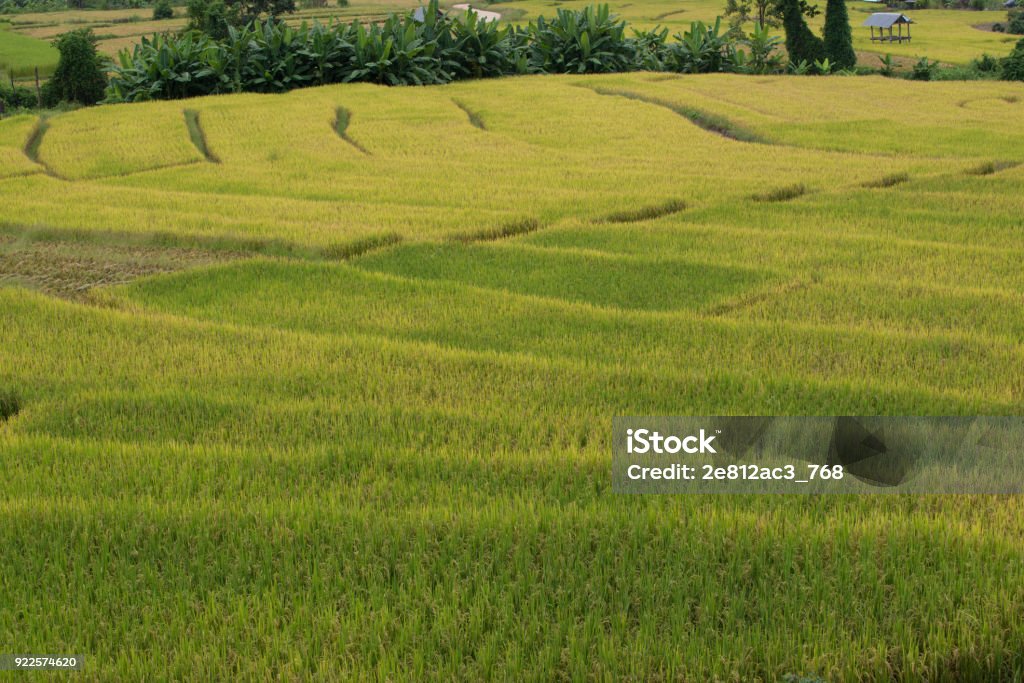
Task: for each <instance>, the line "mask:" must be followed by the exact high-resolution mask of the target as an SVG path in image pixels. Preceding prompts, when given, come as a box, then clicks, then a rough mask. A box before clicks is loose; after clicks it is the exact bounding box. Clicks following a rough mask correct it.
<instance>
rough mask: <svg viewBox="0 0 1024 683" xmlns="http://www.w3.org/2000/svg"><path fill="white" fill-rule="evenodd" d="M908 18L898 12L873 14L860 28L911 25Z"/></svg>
mask: <svg viewBox="0 0 1024 683" xmlns="http://www.w3.org/2000/svg"><path fill="white" fill-rule="evenodd" d="M912 23H914V22H912V21H911V20H910V17H908V16H907V15H906V14H900V13H899V12H875V13H874V14H872V15H871V16H870V17H868V18H867V19H865V20H864V23H863V24H861V25H862V26H874V27H875V28H889V27H890V26H895V25H896V24H912Z"/></svg>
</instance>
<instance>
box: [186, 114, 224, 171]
mask: <svg viewBox="0 0 1024 683" xmlns="http://www.w3.org/2000/svg"><path fill="white" fill-rule="evenodd" d="M185 125H186V126H187V127H188V137H189V139H190V140H192V144H193V145H195V146H196V149H198V150H199V152H200V153H201V154H202V155H203V156H204V157H206V160H207V161H209V162H212V163H215V164H219V163H220V159H218V158H217V155H215V154H214V153H213V152H212V151H211V150H210V146H209V145H208V144H207V142H206V134H205V133H203V127H202V125H201V124H200V123H199V112H197V111H196V110H194V109H186V110H185Z"/></svg>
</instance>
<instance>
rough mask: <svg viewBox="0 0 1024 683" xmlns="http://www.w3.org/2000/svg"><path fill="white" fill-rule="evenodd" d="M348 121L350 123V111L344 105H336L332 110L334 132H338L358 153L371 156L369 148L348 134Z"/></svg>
mask: <svg viewBox="0 0 1024 683" xmlns="http://www.w3.org/2000/svg"><path fill="white" fill-rule="evenodd" d="M350 123H352V112H351V111H349V110H348V109H346V108H345V107H338V108H337V109H335V110H334V124H333V125H332V126H331V127H332V128H333V129H334V132H335V133H337V134H338V137H339V138H341V139H342V140H344V141H345V142H347V143H348V144H349V145H351V146H352V147H354V148H355V149H357V150H358V151H359V152H360V153H362V154H365V155H366V156H373V155H372V154H370V152H369V150H367V149H366V148H365V147H363V146H362V145H361V144H359V143H358V142H356V141H355V140H353V139H352V137H351V136H350V135H349V134H348V127H349V124H350Z"/></svg>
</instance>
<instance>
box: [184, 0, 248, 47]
mask: <svg viewBox="0 0 1024 683" xmlns="http://www.w3.org/2000/svg"><path fill="white" fill-rule="evenodd" d="M185 11H186V13H187V14H188V26H187V30H189V31H198V32H199V33H205V34H206V35H208V36H210V37H211V38H215V39H217V40H224V39H225V38H227V37H228V27H229V26H235V27H238V26H239V25H240V24H241V22H240V20H239V19H238V16H237V13H235V12H232V11H229V9H228V7H227V5H225V4H224V0H188V4H186V5H185Z"/></svg>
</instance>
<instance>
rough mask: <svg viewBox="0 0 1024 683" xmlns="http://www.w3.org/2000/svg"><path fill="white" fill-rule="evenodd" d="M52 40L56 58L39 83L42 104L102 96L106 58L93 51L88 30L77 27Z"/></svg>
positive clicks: (85, 100)
mask: <svg viewBox="0 0 1024 683" xmlns="http://www.w3.org/2000/svg"><path fill="white" fill-rule="evenodd" d="M53 44H54V47H56V48H57V50H58V51H59V52H60V61H59V62H58V63H57V70H56V71H54V72H53V76H52V77H51V78H50V80H49V81H47V82H46V85H45V86H44V87H43V91H42V96H43V98H42V99H43V104H44V105H46V106H54V105H56V104H58V103H59V102H78V103H80V104H96V103H97V102H99V101H100V100H101V99H103V94H104V90H105V89H106V87H107V77H106V74H105V73H104V69H105V66H106V63H105V62H106V60H105V59H103V58H101V57H100V55H99V54H98V53H97V52H96V36H95V35H93V32H92V30H91V29H79V30H77V31H71V32H69V33H65V34H62V35H60V36H58V37H57V39H56V40H54V41H53Z"/></svg>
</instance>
